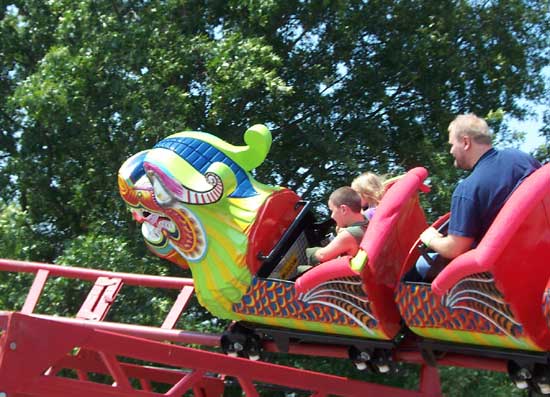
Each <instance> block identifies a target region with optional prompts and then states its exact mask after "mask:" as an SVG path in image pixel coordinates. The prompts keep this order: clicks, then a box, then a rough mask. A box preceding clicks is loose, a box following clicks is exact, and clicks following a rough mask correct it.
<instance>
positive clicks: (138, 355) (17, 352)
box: [0, 259, 505, 397]
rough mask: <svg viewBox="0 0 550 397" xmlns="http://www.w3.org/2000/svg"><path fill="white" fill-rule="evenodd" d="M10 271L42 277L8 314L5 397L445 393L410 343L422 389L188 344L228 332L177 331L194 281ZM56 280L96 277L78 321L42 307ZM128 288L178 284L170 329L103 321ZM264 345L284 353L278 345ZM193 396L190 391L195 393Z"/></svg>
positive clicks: (405, 354)
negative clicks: (272, 390) (228, 391)
mask: <svg viewBox="0 0 550 397" xmlns="http://www.w3.org/2000/svg"><path fill="white" fill-rule="evenodd" d="M0 270H2V271H9V272H29V273H34V274H35V278H34V282H33V284H32V286H31V288H30V290H29V293H28V295H27V299H26V301H25V304H24V305H23V308H22V309H21V311H20V312H0V329H1V330H2V336H1V338H0V397H31V396H33V397H34V396H36V397H38V396H40V397H53V396H78V397H92V396H93V397H100V396H117V397H126V396H128V397H130V396H132V397H134V396H147V397H148V396H171V397H176V396H178V397H179V396H183V395H184V394H185V393H188V392H189V393H192V395H193V396H200V397H214V396H215V397H221V396H223V393H224V390H225V388H226V382H225V381H226V380H227V379H228V378H232V379H234V380H235V381H236V382H237V384H238V385H239V386H240V387H241V388H242V390H243V391H244V393H245V395H246V396H248V397H254V396H259V395H260V392H261V390H262V385H274V386H279V387H284V388H292V389H299V390H304V391H306V392H309V393H310V396H312V397H324V396H329V395H335V396H350V397H351V396H397V397H401V396H429V397H435V396H441V387H440V381H439V374H438V371H437V368H434V367H429V366H427V365H425V364H424V362H423V360H422V357H421V355H420V353H419V352H418V351H415V350H412V349H411V350H408V349H407V346H406V344H405V345H403V347H402V348H400V349H399V350H397V351H396V352H395V357H394V358H395V359H396V360H398V361H403V362H409V363H415V364H419V365H421V379H420V383H419V385H420V386H419V390H414V391H413V390H404V389H400V388H395V387H390V386H384V385H379V384H374V383H368V382H362V381H358V380H351V379H348V378H344V377H340V376H334V375H328V374H322V373H316V372H312V371H306V370H302V369H296V368H292V367H287V366H280V365H275V364H271V363H267V362H259V361H249V360H247V359H242V358H233V357H229V356H226V355H224V354H220V353H216V352H211V351H205V350H200V349H196V348H190V347H185V346H182V345H181V344H196V345H202V346H210V347H215V346H219V345H220V343H219V342H220V335H218V334H202V333H198V332H190V331H185V330H176V329H174V326H175V324H176V322H177V320H178V318H179V317H180V315H181V313H182V312H183V311H184V310H185V307H186V305H187V303H188V300H189V298H190V297H191V296H192V293H193V281H192V280H191V279H185V278H174V277H158V276H146V275H137V274H128V273H114V272H106V271H99V270H92V269H81V268H74V267H65V266H55V265H48V264H41V263H29V262H19V261H13V260H3V259H0ZM50 277H67V278H76V279H80V280H88V281H94V282H95V284H94V286H93V287H92V289H91V291H90V293H89V294H88V297H87V298H86V299H85V301H84V302H83V305H82V307H81V308H80V310H79V311H78V314H77V316H76V317H75V318H67V317H54V316H48V315H43V314H39V313H34V310H35V308H36V304H37V303H38V301H39V298H40V295H41V293H42V291H43V289H44V286H45V284H46V282H47V281H48V279H49V278H50ZM123 285H139V286H142V287H151V288H169V289H178V290H180V291H181V292H180V294H179V296H178V298H177V299H176V301H175V302H174V305H173V307H172V309H171V310H170V312H169V313H168V315H167V316H166V318H165V320H164V322H163V324H162V325H161V326H160V327H152V326H143V325H133V324H121V323H113V322H106V321H103V319H104V318H105V315H106V314H107V312H108V311H109V309H110V308H111V305H112V304H113V302H114V301H115V300H116V296H117V294H118V292H119V291H120V289H121V288H123ZM264 349H265V350H266V351H270V352H276V351H278V350H277V347H276V346H275V344H274V343H266V344H265V345H264ZM288 353H290V354H306V355H312V356H318V357H322V356H324V357H337V358H347V354H348V353H347V349H346V348H344V347H338V346H324V345H320V344H290V346H289V352H288ZM438 363H439V364H440V365H453V366H462V367H468V368H479V369H488V370H493V371H505V363H504V362H503V361H499V360H491V359H479V358H476V359H475V361H473V360H472V359H471V358H469V357H467V356H461V355H456V354H454V355H450V354H448V355H447V356H445V358H444V359H442V360H439V361H438ZM185 395H189V394H185Z"/></svg>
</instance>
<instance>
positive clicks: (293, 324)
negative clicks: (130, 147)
mask: <svg viewBox="0 0 550 397" xmlns="http://www.w3.org/2000/svg"><path fill="white" fill-rule="evenodd" d="M244 140H245V142H246V143H247V144H248V145H246V146H239V147H238V146H233V145H229V144H227V143H226V142H224V141H222V140H220V139H218V138H216V137H214V136H212V135H210V134H205V133H201V132H184V133H179V134H175V135H172V136H170V137H168V138H166V139H164V140H162V141H160V142H159V143H158V144H157V145H156V146H155V147H154V148H153V149H150V150H146V151H143V152H140V153H137V154H136V155H134V156H132V157H131V158H129V159H128V160H127V161H126V162H125V163H124V164H123V165H122V167H121V169H120V171H119V190H120V194H121V196H122V198H123V199H124V201H125V202H126V204H127V205H128V208H129V209H130V211H131V212H132V215H133V217H134V219H135V220H136V221H137V222H139V223H141V224H142V226H141V230H142V235H143V237H144V239H145V242H146V244H147V246H148V248H149V249H150V250H151V251H152V252H153V253H154V254H156V255H158V256H160V257H162V258H165V259H167V260H170V261H172V262H174V263H176V264H178V265H179V266H182V267H189V268H190V269H191V272H192V275H193V280H194V283H195V291H196V296H197V298H198V300H199V302H200V303H201V304H202V305H203V306H204V307H206V308H207V309H208V310H209V311H210V312H211V313H212V314H214V315H215V316H217V317H220V318H225V319H230V320H235V321H239V322H240V323H239V327H236V328H243V327H244V328H247V324H252V325H253V326H252V329H253V330H254V332H256V333H257V332H263V331H261V327H264V328H265V329H266V331H265V332H266V333H268V334H269V335H270V336H272V337H274V338H275V339H276V341H277V342H278V344H279V345H280V346H283V347H284V344H285V340H288V338H293V337H298V338H300V339H307V340H317V341H319V340H321V341H323V342H325V343H339V344H345V345H350V346H352V347H353V349H352V354H351V355H352V356H353V357H354V358H358V360H360V361H361V362H363V361H365V357H366V356H369V357H371V356H376V355H377V356H378V357H382V359H384V357H386V356H387V354H386V353H385V352H386V351H387V350H388V349H389V348H391V347H393V346H394V338H396V336H397V335H398V333H399V331H400V329H401V327H402V325H401V319H400V316H399V312H398V309H397V306H396V304H395V301H394V299H393V293H394V290H395V288H396V286H397V285H398V281H399V274H400V270H401V264H402V263H403V262H404V260H405V258H406V257H407V255H408V254H409V250H410V247H411V246H412V245H413V243H414V242H415V241H416V239H417V236H418V235H419V234H420V232H421V231H422V230H424V229H425V228H426V226H427V224H426V220H425V216H424V212H423V210H422V208H421V206H420V204H419V200H418V194H417V193H418V191H419V189H423V186H424V185H423V181H424V179H425V178H426V176H427V171H426V170H425V169H423V168H417V169H414V170H411V171H410V172H408V173H407V174H406V175H405V176H403V177H402V178H400V179H399V180H397V181H396V182H395V183H394V184H393V185H392V186H391V187H389V188H388V189H387V192H386V193H385V195H384V197H383V199H382V202H381V203H380V205H379V207H378V208H377V212H376V215H375V216H374V218H373V219H372V221H371V223H370V225H369V227H368V230H367V231H366V234H365V238H364V239H363V241H362V243H361V245H360V246H361V249H360V251H359V253H358V254H357V255H356V257H354V258H351V257H341V258H338V259H336V260H333V261H330V262H327V263H324V264H322V265H320V266H317V267H316V268H314V269H313V270H311V271H309V272H307V273H306V274H305V275H303V276H302V277H299V278H298V279H297V280H296V281H295V282H294V281H293V279H294V277H296V267H297V266H298V265H299V264H303V263H304V262H305V255H304V251H305V248H306V247H307V246H309V245H310V244H317V241H315V236H314V233H312V231H313V226H312V216H311V214H310V211H309V208H308V205H307V203H304V202H303V201H301V200H300V198H299V197H298V196H297V195H296V194H295V193H293V192H292V191H290V190H288V189H282V188H277V187H271V186H266V185H263V184H260V183H258V182H257V181H255V180H254V178H253V177H252V176H251V175H250V171H251V170H252V169H254V168H255V167H257V166H258V165H260V164H261V163H262V162H263V160H264V159H265V156H266V155H267V152H268V150H269V147H270V143H271V134H270V132H269V130H268V129H267V128H265V127H264V126H262V125H257V126H253V127H251V128H250V129H249V130H247V131H246V132H245V135H244ZM350 265H351V266H350ZM352 267H353V268H352ZM259 329H260V331H258V330H259ZM243 334H245V335H244V339H243V338H242V336H243ZM233 337H235V338H236V339H238V340H236V341H234V340H233V339H235V338H233ZM232 338H233V339H232ZM225 341H226V350H227V351H228V352H230V353H233V354H235V353H236V354H240V355H249V356H251V357H254V358H255V357H257V354H256V350H257V349H256V346H255V345H256V344H257V343H256V342H254V338H247V337H246V332H244V333H241V335H237V333H234V334H232V333H231V332H230V333H228V335H227V337H226V338H225ZM377 343H378V344H377ZM247 346H248V347H247ZM365 346H367V347H368V349H367V348H366V347H365ZM373 346H374V347H373ZM376 349H378V350H376ZM247 350H249V351H250V352H248V351H247ZM375 350H376V351H375ZM376 352H381V353H379V354H374V353H376ZM361 365H362V364H361ZM382 367H383V366H382Z"/></svg>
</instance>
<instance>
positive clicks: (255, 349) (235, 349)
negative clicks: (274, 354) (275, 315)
mask: <svg viewBox="0 0 550 397" xmlns="http://www.w3.org/2000/svg"><path fill="white" fill-rule="evenodd" d="M221 348H222V350H223V352H224V353H225V354H227V355H228V356H231V357H244V358H248V359H250V360H252V361H256V360H259V359H260V357H261V352H262V343H261V339H260V337H259V336H258V335H257V334H255V333H254V331H252V330H250V329H248V328H246V327H243V326H240V325H239V324H238V323H234V324H232V325H231V326H230V327H229V328H228V329H227V330H226V331H225V332H224V333H223V334H222V337H221Z"/></svg>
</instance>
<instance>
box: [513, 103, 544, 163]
mask: <svg viewBox="0 0 550 397" xmlns="http://www.w3.org/2000/svg"><path fill="white" fill-rule="evenodd" d="M536 109H537V117H536V118H532V119H529V120H525V121H518V120H515V119H513V120H510V121H509V126H510V129H512V130H514V131H523V132H525V142H523V143H522V144H521V145H520V149H521V150H523V151H525V152H532V151H534V150H535V149H536V148H537V147H539V146H540V145H542V144H544V138H543V137H541V136H540V135H539V130H540V129H541V128H542V112H543V111H544V109H545V107H544V106H537V108H536Z"/></svg>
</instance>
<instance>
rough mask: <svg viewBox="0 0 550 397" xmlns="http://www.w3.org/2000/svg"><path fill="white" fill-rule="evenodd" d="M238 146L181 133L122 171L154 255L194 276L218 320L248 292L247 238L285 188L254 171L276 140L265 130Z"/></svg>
mask: <svg viewBox="0 0 550 397" xmlns="http://www.w3.org/2000/svg"><path fill="white" fill-rule="evenodd" d="M244 141H245V143H246V145H245V146H233V145H230V144H228V143H227V142H225V141H223V140H221V139H219V138H217V137H215V136H213V135H210V134H207V133H203V132H194V131H193V132H182V133H177V134H174V135H171V136H169V137H167V138H166V139H164V140H162V141H160V142H159V143H158V144H156V145H155V146H154V148H153V149H150V150H145V151H142V152H139V153H137V154H135V155H134V156H132V157H130V158H129V159H128V160H126V161H125V162H124V164H123V165H122V167H121V168H120V170H119V174H118V184H119V190H120V195H121V196H122V198H123V200H124V201H125V202H126V204H127V206H128V207H129V209H130V211H131V213H132V215H133V217H134V219H135V220H136V221H137V222H139V223H141V231H142V235H143V237H144V239H145V242H146V244H147V246H148V247H149V249H150V250H151V251H152V252H153V253H154V254H155V255H158V256H159V257H161V258H165V259H167V260H170V261H171V262H174V263H176V264H177V265H179V266H182V267H189V268H190V269H191V272H192V273H193V279H194V282H195V290H196V293H197V297H198V299H199V302H200V303H201V304H202V305H203V306H205V307H206V308H207V309H208V310H210V312H212V313H213V314H214V315H216V316H218V317H223V318H232V317H233V315H232V313H231V305H232V304H233V303H234V302H237V301H239V299H240V298H241V297H242V295H243V294H244V293H245V292H246V290H247V288H248V287H249V285H250V283H251V280H252V275H253V272H254V269H252V268H251V264H250V260H248V261H247V250H248V246H249V235H250V232H251V229H253V227H252V225H253V223H254V221H255V219H256V217H257V214H258V211H259V210H260V207H261V206H262V205H263V204H264V202H265V201H266V199H267V198H268V197H269V196H271V195H272V194H274V193H275V192H277V191H280V190H281V188H278V187H271V186H266V185H263V184H260V183H258V182H257V181H255V180H254V178H253V177H252V176H251V175H250V171H251V170H252V169H254V168H256V167H257V166H259V165H260V164H261V163H262V162H263V161H264V160H265V158H266V156H267V153H268V151H269V149H270V146H271V133H270V131H269V130H268V129H267V127H265V126H263V125H255V126H252V127H250V128H249V129H248V130H247V131H246V132H245V134H244Z"/></svg>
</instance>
